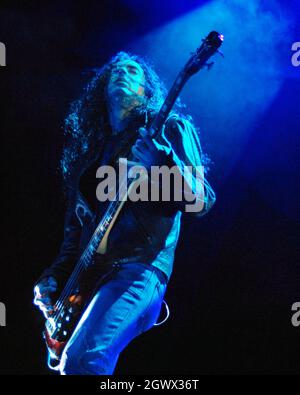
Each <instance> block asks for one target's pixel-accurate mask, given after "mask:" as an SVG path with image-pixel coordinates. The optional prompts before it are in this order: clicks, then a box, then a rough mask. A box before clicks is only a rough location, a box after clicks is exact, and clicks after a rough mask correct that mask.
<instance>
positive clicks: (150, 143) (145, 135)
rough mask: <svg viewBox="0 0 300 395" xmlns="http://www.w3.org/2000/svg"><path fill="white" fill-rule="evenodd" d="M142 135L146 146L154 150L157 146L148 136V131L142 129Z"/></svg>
mask: <svg viewBox="0 0 300 395" xmlns="http://www.w3.org/2000/svg"><path fill="white" fill-rule="evenodd" d="M139 133H140V135H141V136H142V137H143V142H144V143H145V144H146V146H147V147H148V148H150V149H153V148H154V147H155V144H154V142H153V139H152V137H151V136H150V135H149V134H148V132H147V131H146V129H144V128H140V129H139Z"/></svg>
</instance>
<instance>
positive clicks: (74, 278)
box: [51, 177, 132, 321]
mask: <svg viewBox="0 0 300 395" xmlns="http://www.w3.org/2000/svg"><path fill="white" fill-rule="evenodd" d="M126 181H127V182H128V181H129V180H127V177H125V180H124V181H123V182H122V183H121V188H122V187H123V186H124V185H125V182H126ZM130 181H131V180H130ZM131 182H132V181H131ZM131 182H130V184H131ZM130 184H129V185H130ZM121 188H120V189H121ZM119 196H120V192H119V191H118V192H117V194H116V201H113V202H111V204H110V205H109V207H108V208H107V210H106V213H105V215H104V218H103V220H102V221H101V222H100V223H99V225H98V226H97V228H96V230H95V232H94V233H93V236H92V237H91V240H90V242H89V244H88V245H87V247H86V249H85V251H84V253H83V254H82V256H81V258H80V259H79V261H78V263H77V265H76V267H75V270H74V272H73V273H72V275H71V277H70V278H69V280H68V283H67V285H66V286H65V288H64V290H63V292H62V294H61V295H60V297H59V299H58V300H57V302H56V303H55V305H54V306H55V308H56V313H55V315H54V317H53V316H52V317H51V318H52V319H53V320H54V321H56V320H57V319H58V318H59V316H60V314H61V310H62V308H64V307H65V304H64V300H65V299H66V298H67V297H70V296H71V294H72V292H74V285H75V284H76V281H77V279H78V277H79V275H80V274H81V272H82V271H83V270H84V269H85V266H86V265H85V260H86V258H87V257H88V258H89V259H90V258H91V257H90V256H89V255H92V254H93V253H94V252H95V248H96V247H97V246H95V239H97V238H98V236H99V229H101V227H103V226H104V224H105V222H106V220H107V217H108V216H110V215H111V213H112V212H113V211H114V209H115V206H117V205H118V203H119V202H118V199H119ZM102 232H103V230H101V233H102ZM101 233H100V236H101ZM97 244H98V243H97ZM91 250H92V251H91Z"/></svg>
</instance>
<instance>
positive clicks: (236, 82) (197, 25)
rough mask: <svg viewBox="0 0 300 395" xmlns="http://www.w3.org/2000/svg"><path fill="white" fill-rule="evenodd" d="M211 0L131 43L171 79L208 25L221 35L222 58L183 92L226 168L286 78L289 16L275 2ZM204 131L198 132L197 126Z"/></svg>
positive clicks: (206, 139)
mask: <svg viewBox="0 0 300 395" xmlns="http://www.w3.org/2000/svg"><path fill="white" fill-rule="evenodd" d="M268 7H269V8H268V9H267V8H265V6H264V5H263V2H261V1H259V0H253V1H251V2H245V1H241V0H231V1H226V0H216V1H211V2H209V3H206V4H204V5H202V6H200V7H199V8H198V9H196V10H194V11H192V12H190V13H188V14H185V15H183V16H181V17H179V18H177V19H175V20H173V21H172V22H170V23H168V24H166V25H164V26H163V27H160V28H159V29H157V30H154V31H152V32H151V33H149V34H147V35H145V36H144V37H142V38H140V39H138V40H136V41H134V42H132V43H131V44H130V45H128V48H127V49H128V50H130V51H131V52H133V53H138V54H141V55H147V56H148V57H149V58H151V59H153V63H154V65H155V67H156V69H157V70H158V72H159V74H160V76H162V77H163V79H164V80H165V82H166V85H167V86H168V87H170V86H171V84H172V82H173V80H174V78H175V76H176V75H177V73H178V72H179V70H180V69H181V67H182V66H183V64H184V63H185V61H186V60H187V58H188V56H189V54H190V52H191V51H193V50H195V48H196V47H197V46H199V44H200V42H201V39H202V38H203V37H205V36H206V35H207V34H208V32H209V31H211V30H217V31H219V32H221V33H223V34H224V36H225V40H224V44H223V46H222V51H223V52H224V54H225V58H224V60H223V59H222V58H219V57H217V59H216V63H215V65H214V67H213V68H212V70H211V71H210V72H206V71H205V70H204V71H201V72H200V73H199V74H198V75H196V76H194V77H193V80H191V81H189V82H188V84H187V85H186V87H185V88H184V91H183V92H182V94H181V98H182V100H183V102H184V103H186V104H187V110H188V112H189V113H191V114H192V115H193V117H194V120H195V122H196V124H197V125H199V126H200V134H201V140H202V143H203V144H204V146H205V150H206V151H207V152H208V153H209V155H210V156H212V157H213V159H214V162H215V163H219V164H221V165H220V168H221V169H222V182H224V181H225V179H226V177H225V176H226V174H227V175H229V173H230V171H231V169H232V167H233V166H234V164H235V162H236V161H237V160H238V158H239V155H240V154H241V152H242V151H243V147H244V146H245V144H246V143H247V141H248V138H249V135H250V132H251V130H252V129H253V127H254V126H255V123H256V122H258V120H259V118H260V116H262V114H264V112H265V111H266V110H267V109H268V108H269V106H270V105H271V103H272V101H273V99H274V98H275V96H276V94H277V93H278V92H279V90H280V87H281V85H282V83H283V81H284V79H285V72H284V67H285V66H284V65H285V64H286V62H287V60H286V59H285V58H286V57H287V56H289V55H288V54H289V49H290V45H291V41H292V31H291V26H292V23H294V20H293V17H292V15H288V14H287V13H286V12H285V10H284V8H282V7H281V6H280V3H278V2H277V1H271V2H270V3H268ZM201 131H202V132H201Z"/></svg>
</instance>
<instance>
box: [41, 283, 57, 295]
mask: <svg viewBox="0 0 300 395" xmlns="http://www.w3.org/2000/svg"><path fill="white" fill-rule="evenodd" d="M56 290H57V288H56V287H53V286H52V285H49V286H45V287H40V288H39V292H40V294H45V293H50V292H55V291H56Z"/></svg>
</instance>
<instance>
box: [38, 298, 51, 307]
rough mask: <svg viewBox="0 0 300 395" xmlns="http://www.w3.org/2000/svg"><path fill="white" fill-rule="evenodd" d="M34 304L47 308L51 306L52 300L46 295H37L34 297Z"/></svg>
mask: <svg viewBox="0 0 300 395" xmlns="http://www.w3.org/2000/svg"><path fill="white" fill-rule="evenodd" d="M34 304H35V305H37V306H39V307H40V308H41V306H43V307H45V308H47V309H48V308H49V307H52V300H51V299H50V298H49V297H48V296H45V297H42V298H40V297H38V298H34Z"/></svg>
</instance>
